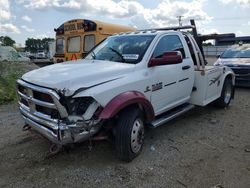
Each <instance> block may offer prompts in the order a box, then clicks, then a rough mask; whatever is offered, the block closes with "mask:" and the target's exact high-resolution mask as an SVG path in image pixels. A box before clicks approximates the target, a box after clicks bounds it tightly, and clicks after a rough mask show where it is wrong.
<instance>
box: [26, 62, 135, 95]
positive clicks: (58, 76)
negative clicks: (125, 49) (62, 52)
mask: <svg viewBox="0 0 250 188" xmlns="http://www.w3.org/2000/svg"><path fill="white" fill-rule="evenodd" d="M134 67H135V65H133V64H126V63H117V62H110V61H100V60H78V61H74V62H72V61H71V62H65V63H60V64H54V65H50V66H46V67H43V68H40V69H36V70H33V71H31V72H28V73H26V74H24V75H23V76H22V79H23V80H24V81H27V82H30V83H32V84H36V85H39V86H43V87H48V88H51V89H54V90H57V91H63V93H64V95H66V96H69V95H72V94H73V93H74V92H75V91H76V90H78V89H84V88H90V87H93V86H96V85H100V84H104V83H107V82H110V81H113V80H116V79H119V78H122V77H124V76H125V75H126V74H128V73H129V72H132V71H133V70H134Z"/></svg>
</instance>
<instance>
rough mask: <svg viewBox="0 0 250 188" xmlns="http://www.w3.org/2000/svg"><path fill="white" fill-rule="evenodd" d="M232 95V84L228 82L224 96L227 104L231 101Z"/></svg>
mask: <svg viewBox="0 0 250 188" xmlns="http://www.w3.org/2000/svg"><path fill="white" fill-rule="evenodd" d="M231 95H232V86H231V85H230V84H227V86H226V90H225V97H224V102H225V103H226V104H228V103H229V102H230V99H231Z"/></svg>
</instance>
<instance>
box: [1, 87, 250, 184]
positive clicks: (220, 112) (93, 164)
mask: <svg viewBox="0 0 250 188" xmlns="http://www.w3.org/2000/svg"><path fill="white" fill-rule="evenodd" d="M249 112H250V89H244V88H238V89H237V91H236V96H235V100H234V101H233V103H232V105H231V106H230V107H229V108H227V109H217V108H215V107H213V106H208V107H205V108H200V107H197V108H195V109H193V110H191V111H189V112H188V113H186V114H185V115H183V116H181V117H179V118H177V119H175V120H173V121H171V122H169V123H167V124H166V125H165V126H161V127H158V128H156V129H149V130H148V131H147V134H146V140H145V145H144V149H143V152H142V153H141V155H140V156H139V157H138V158H136V159H135V160H134V161H132V162H131V163H124V162H121V161H120V160H119V159H118V158H117V156H116V152H115V150H114V146H113V145H112V144H111V143H110V142H104V141H101V142H95V143H94V145H93V148H92V150H91V151H90V150H89V148H88V143H82V144H79V145H78V146H76V147H75V148H74V149H72V150H70V151H69V152H66V151H64V152H61V153H59V154H57V155H56V156H53V157H51V158H47V157H46V156H47V152H48V148H49V146H50V143H49V142H48V141H47V140H45V139H44V138H42V137H41V136H39V135H37V134H34V133H30V132H23V131H21V128H22V125H23V121H22V120H21V118H20V115H19V112H18V110H17V106H16V105H14V104H11V105H5V106H0V187H174V188H175V187H176V188H186V187H197V188H201V187H202V188H206V187H208V188H211V187H213V188H216V187H217V188H219V187H220V188H221V187H223V188H249V187H250V136H249V135H250V123H249V122H250V116H249Z"/></svg>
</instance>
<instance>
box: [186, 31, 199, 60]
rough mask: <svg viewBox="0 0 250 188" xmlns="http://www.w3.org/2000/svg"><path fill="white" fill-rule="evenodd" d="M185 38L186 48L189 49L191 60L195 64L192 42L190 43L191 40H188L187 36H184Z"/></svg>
mask: <svg viewBox="0 0 250 188" xmlns="http://www.w3.org/2000/svg"><path fill="white" fill-rule="evenodd" d="M185 40H186V42H187V45H188V49H189V51H190V54H191V57H192V60H193V62H194V64H195V65H197V62H196V57H195V54H194V49H193V46H192V43H191V41H190V40H189V38H188V36H185Z"/></svg>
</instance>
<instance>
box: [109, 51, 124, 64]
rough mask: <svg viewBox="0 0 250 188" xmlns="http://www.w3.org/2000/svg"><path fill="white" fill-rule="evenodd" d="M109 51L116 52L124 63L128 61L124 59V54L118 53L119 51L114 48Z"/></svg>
mask: <svg viewBox="0 0 250 188" xmlns="http://www.w3.org/2000/svg"><path fill="white" fill-rule="evenodd" d="M109 49H110V50H111V51H112V52H115V53H116V54H117V55H118V56H119V57H120V58H121V60H122V62H123V63H124V62H126V60H125V59H124V58H123V56H122V54H121V53H120V52H118V51H117V50H115V49H114V48H111V47H109Z"/></svg>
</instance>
